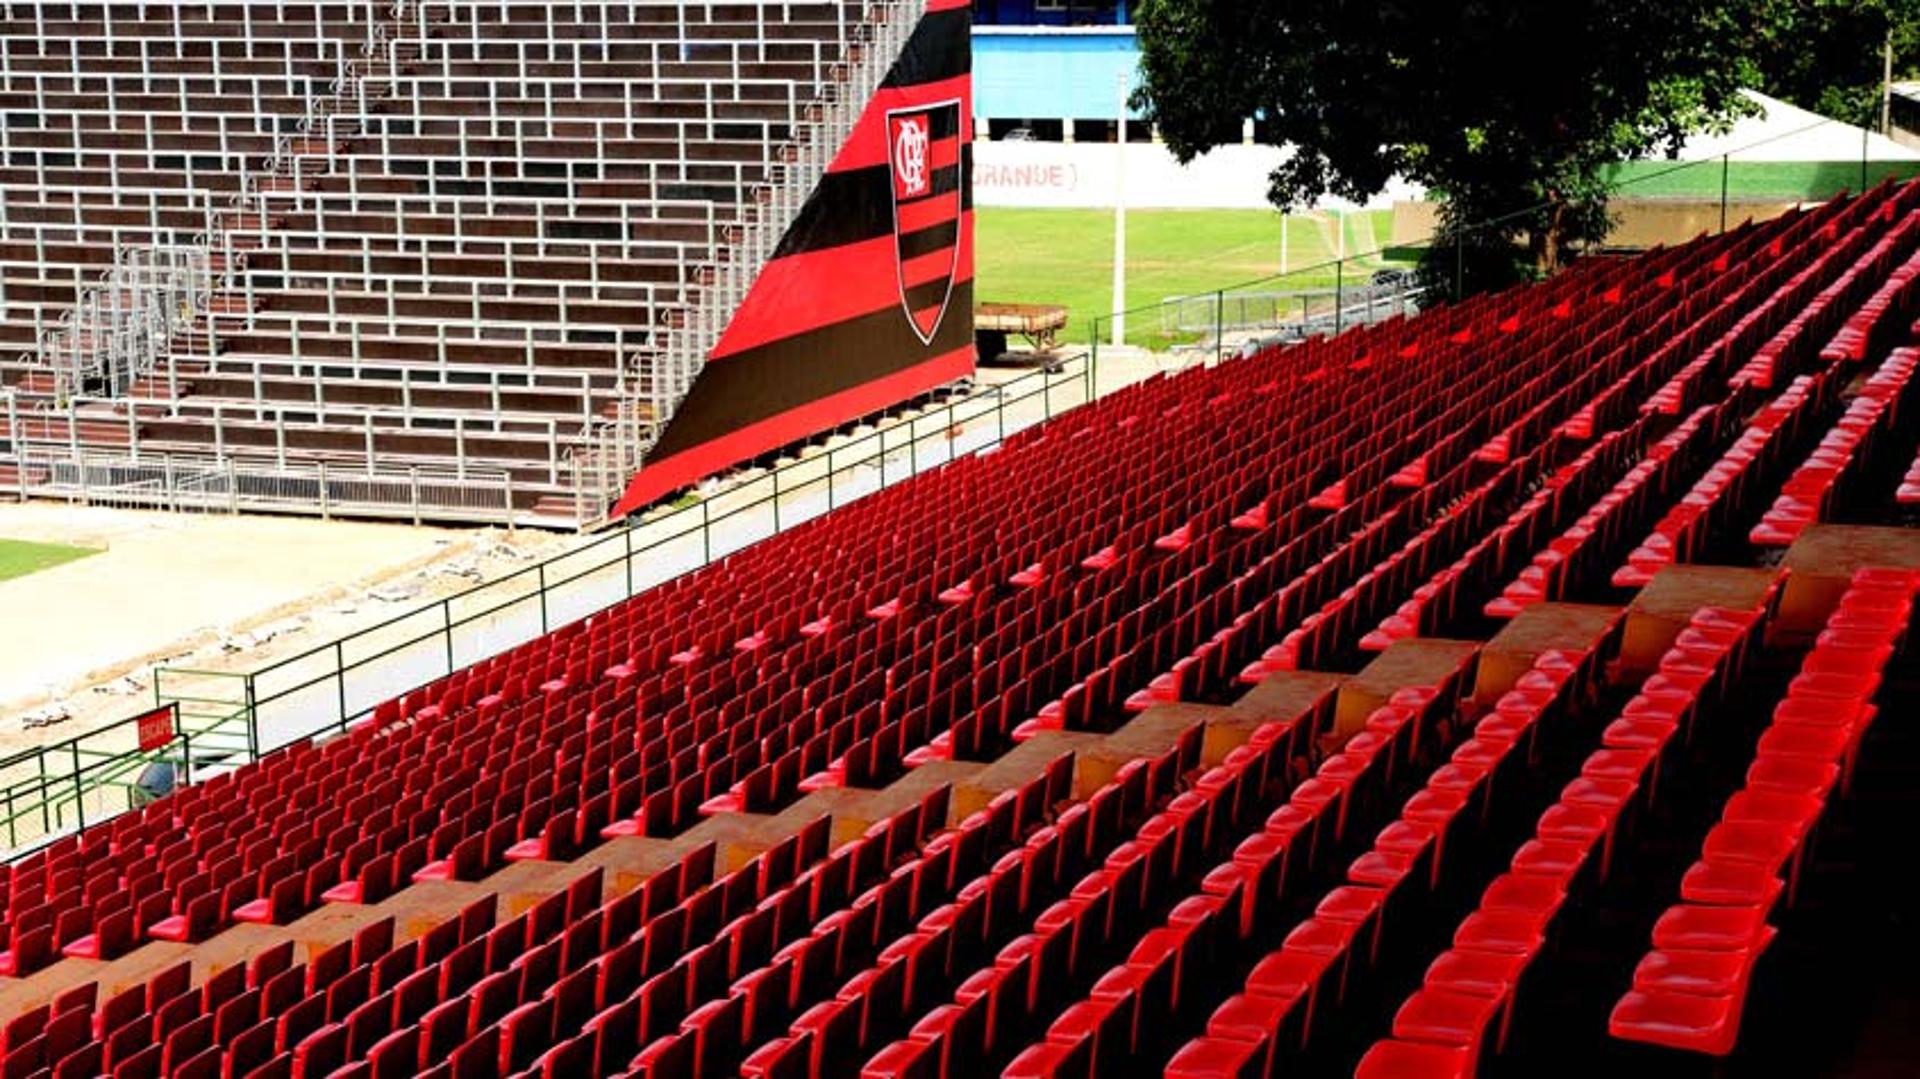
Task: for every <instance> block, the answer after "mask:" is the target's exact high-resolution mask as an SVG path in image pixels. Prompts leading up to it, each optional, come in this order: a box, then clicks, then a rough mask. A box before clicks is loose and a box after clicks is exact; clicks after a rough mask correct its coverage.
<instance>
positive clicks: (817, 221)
mask: <svg viewBox="0 0 1920 1079" xmlns="http://www.w3.org/2000/svg"><path fill="white" fill-rule="evenodd" d="M963 174H964V175H968V176H971V175H972V174H973V147H972V146H970V145H964V144H963V145H962V146H961V147H960V165H959V167H958V168H956V167H954V166H951V165H949V166H947V167H946V168H944V169H935V170H934V173H933V194H935V195H938V194H941V193H943V192H947V191H952V190H953V188H954V185H955V184H959V183H960V177H961V176H962V175H963ZM923 197H930V196H923ZM971 209H973V185H972V184H960V212H961V213H966V212H967V211H968V210H971ZM892 231H893V177H892V175H890V173H889V170H888V168H887V166H886V165H885V164H880V165H874V166H872V167H870V168H864V169H849V170H847V171H846V172H829V173H827V174H826V175H825V176H822V177H821V178H820V183H819V184H818V185H817V186H815V187H814V189H813V194H812V195H810V196H808V197H807V204H806V205H805V206H803V207H801V208H800V213H799V215H798V216H796V217H795V218H794V222H793V226H792V227H791V228H789V229H787V234H786V235H785V236H782V237H781V238H780V246H779V247H778V248H776V249H775V250H774V252H773V257H774V258H782V257H784V256H787V255H802V254H805V253H807V252H809V251H820V250H823V249H825V248H829V247H840V246H841V245H843V244H852V243H859V242H860V241H862V240H871V239H873V238H874V237H876V236H885V235H887V234H889V233H891V232H892Z"/></svg>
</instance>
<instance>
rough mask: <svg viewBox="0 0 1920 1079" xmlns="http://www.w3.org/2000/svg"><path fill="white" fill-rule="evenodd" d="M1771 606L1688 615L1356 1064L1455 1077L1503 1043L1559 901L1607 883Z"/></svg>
mask: <svg viewBox="0 0 1920 1079" xmlns="http://www.w3.org/2000/svg"><path fill="white" fill-rule="evenodd" d="M1771 606H1772V598H1771V597H1770V598H1769V600H1768V601H1767V603H1766V604H1765V605H1763V606H1761V607H1760V608H1758V609H1755V610H1751V611H1728V610H1722V609H1718V608H1711V607H1709V608H1702V609H1701V610H1700V611H1698V612H1697V613H1696V614H1695V616H1694V618H1693V619H1692V621H1691V624H1690V625H1689V627H1688V628H1687V629H1686V630H1684V631H1683V632H1682V634H1681V635H1680V637H1679V638H1678V639H1677V640H1676V641H1675V643H1674V645H1673V646H1672V647H1671V648H1669V649H1668V651H1667V652H1666V653H1665V654H1664V655H1663V656H1662V657H1661V659H1660V664H1659V667H1658V669H1657V670H1656V672H1655V674H1654V675H1653V676H1652V677H1650V678H1649V679H1648V680H1647V682H1646V683H1645V684H1644V685H1643V686H1642V687H1641V689H1640V691H1639V693H1638V694H1637V695H1636V696H1635V697H1634V698H1633V699H1632V700H1631V701H1629V702H1628V703H1627V704H1626V706H1625V707H1624V708H1623V709H1622V711H1621V714H1620V717H1619V718H1618V719H1615V720H1614V721H1612V722H1611V723H1609V724H1608V726H1607V727H1606V729H1605V731H1604V732H1603V733H1602V735H1601V740H1600V748H1598V749H1596V750H1594V751H1593V752H1592V753H1590V754H1589V755H1588V756H1587V758H1586V760H1585V761H1584V762H1583V763H1582V765H1581V767H1580V773H1579V775H1578V776H1577V777H1576V778H1575V779H1574V780H1572V781H1571V782H1569V783H1568V784H1567V786H1566V787H1565V788H1564V789H1563V790H1562V791H1561V794H1560V798H1559V800H1558V801H1557V802H1555V803H1554V804H1553V805H1551V806H1549V807H1547V809H1546V810H1545V811H1544V812H1542V813H1541V814H1540V817H1539V819H1538V821H1537V822H1536V823H1535V826H1534V833H1533V838H1532V839H1531V840H1529V841H1528V842H1527V843H1526V844H1524V845H1523V846H1522V847H1521V848H1520V849H1519V850H1518V851H1516V852H1515V854H1514V856H1513V858H1512V860H1511V862H1510V864H1509V869H1508V871H1507V872H1506V873H1503V874H1501V875H1500V876H1498V877H1496V878H1495V879H1494V880H1493V881H1491V882H1490V883H1489V884H1488V885H1487V887H1486V889H1485V891H1484V892H1483V893H1482V895H1481V899H1480V903H1479V906H1478V907H1477V908H1476V909H1475V910H1474V911H1473V912H1472V913H1470V914H1469V915H1468V916H1467V917H1466V918H1465V919H1463V920H1462V921H1461V923H1460V925H1459V927H1458V928H1457V929H1456V930H1455V932H1454V934H1453V942H1452V947H1451V948H1450V949H1449V950H1448V951H1446V952H1444V953H1442V954H1441V955H1440V956H1439V957H1438V958H1437V959H1435V961H1434V962H1433V964H1432V965H1431V966H1430V967H1429V968H1428V969H1427V973H1426V975H1425V978H1424V980H1423V984H1422V986H1421V987H1420V988H1419V989H1417V990H1415V991H1414V993H1413V994H1412V995H1410V996H1409V997H1408V998H1407V999H1406V1001H1405V1002H1404V1003H1403V1004H1402V1005H1401V1006H1400V1009H1399V1010H1398V1011H1397V1012H1396V1013H1395V1015H1394V1018H1393V1024H1392V1037H1391V1038H1390V1039H1387V1040H1385V1041H1382V1042H1380V1043H1377V1044H1375V1045H1374V1046H1373V1047H1372V1048H1371V1049H1369V1050H1368V1051H1367V1054H1366V1056H1365V1057H1363V1058H1362V1060H1361V1063H1360V1067H1359V1071H1358V1073H1357V1074H1359V1075H1361V1076H1366V1077H1368V1079H1376V1077H1385V1076H1448V1077H1452V1079H1459V1077H1462V1076H1470V1075H1473V1074H1476V1073H1477V1071H1478V1069H1479V1067H1480V1061H1481V1059H1482V1057H1484V1056H1488V1055H1492V1054H1497V1053H1498V1052H1499V1051H1500V1050H1501V1048H1502V1047H1503V1044H1504V1040H1505V1030H1506V1027H1507V1019H1508V1016H1510V1014H1511V1012H1512V1010H1513V1008H1514V1006H1515V995H1516V993H1517V992H1518V989H1519V987H1520V984H1521V981H1522V978H1523V976H1524V974H1525V972H1526V970H1527V968H1528V967H1529V966H1530V965H1531V964H1532V963H1534V962H1535V961H1536V960H1537V959H1538V957H1539V956H1540V954H1541V952H1542V950H1543V949H1544V948H1545V947H1546V946H1547V944H1548V941H1549V939H1550V938H1551V937H1552V935H1553V933H1554V930H1555V925H1556V922H1557V921H1558V919H1559V917H1560V914H1561V911H1562V910H1563V908H1565V906H1566V905H1567V903H1568V902H1569V900H1570V899H1575V898H1578V896H1579V895H1580V894H1582V893H1591V892H1593V891H1595V890H1597V889H1599V888H1601V887H1603V886H1604V885H1605V884H1606V882H1607V878H1608V874H1609V871H1610V869H1611V863H1612V858H1613V852H1614V849H1615V846H1616V843H1617V840H1618V836H1619V833H1620V830H1621V828H1622V824H1623V821H1624V820H1625V819H1626V818H1627V817H1628V816H1629V815H1630V814H1631V812H1632V811H1633V810H1634V809H1635V808H1636V807H1637V806H1643V805H1651V804H1652V802H1653V801H1654V799H1655V798H1656V797H1657V796H1658V794H1657V790H1658V786H1659V782H1660V772H1661V760H1662V757H1663V754H1664V753H1665V752H1666V751H1667V749H1668V747H1669V745H1671V744H1672V743H1673V740H1674V738H1675V736H1676V735H1677V734H1680V733H1682V732H1684V731H1685V730H1686V729H1687V728H1688V727H1689V726H1690V725H1691V724H1693V723H1694V722H1696V721H1697V717H1698V716H1699V715H1700V714H1702V713H1703V712H1705V711H1709V710H1711V709H1712V708H1713V707H1714V705H1715V704H1716V703H1717V702H1718V701H1719V700H1720V699H1721V697H1722V696H1723V694H1724V692H1725V690H1726V687H1727V686H1729V685H1731V684H1733V683H1734V682H1736V681H1737V679H1738V676H1739V673H1740V672H1741V671H1742V669H1743V668H1744V665H1745V664H1746V662H1747V657H1748V654H1749V652H1750V651H1751V650H1752V649H1753V648H1755V647H1757V643H1758V641H1759V639H1760V637H1761V634H1762V633H1763V632H1764V627H1765V624H1766V621H1767V618H1768V614H1769V611H1770V608H1771ZM1546 688H1547V687H1546V686H1542V687H1541V689H1542V691H1544V690H1545V689H1546ZM1498 714H1499V713H1497V712H1496V716H1497V715H1498Z"/></svg>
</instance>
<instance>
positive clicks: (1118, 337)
mask: <svg viewBox="0 0 1920 1079" xmlns="http://www.w3.org/2000/svg"><path fill="white" fill-rule="evenodd" d="M1113 85H1114V90H1115V100H1116V109H1115V113H1114V115H1115V121H1114V123H1115V127H1114V132H1115V136H1116V137H1115V139H1114V144H1113V149H1114V169H1113V343H1114V344H1116V345H1118V344H1122V343H1124V342H1125V341H1126V339H1127V73H1126V72H1125V71H1119V72H1116V73H1115V74H1114V76H1113Z"/></svg>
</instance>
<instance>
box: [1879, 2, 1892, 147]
mask: <svg viewBox="0 0 1920 1079" xmlns="http://www.w3.org/2000/svg"><path fill="white" fill-rule="evenodd" d="M1880 133H1881V134H1882V135H1886V136H1888V137H1892V135H1893V21H1892V20H1891V19H1889V20H1888V21H1887V40H1886V43H1885V44H1883V45H1882V46H1881V47H1880Z"/></svg>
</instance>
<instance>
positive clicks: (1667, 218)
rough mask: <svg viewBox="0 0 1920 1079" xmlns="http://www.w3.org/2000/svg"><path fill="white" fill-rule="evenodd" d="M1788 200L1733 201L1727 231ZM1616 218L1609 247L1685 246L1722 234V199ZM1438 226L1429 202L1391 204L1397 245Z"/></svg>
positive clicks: (1638, 202)
mask: <svg viewBox="0 0 1920 1079" xmlns="http://www.w3.org/2000/svg"><path fill="white" fill-rule="evenodd" d="M1794 205H1795V203H1793V202H1791V201H1788V200H1784V199H1734V200H1730V201H1729V202H1728V203H1727V209H1726V223H1727V226H1728V227H1729V228H1731V227H1733V226H1735V225H1738V224H1739V223H1740V222H1742V221H1745V220H1747V219H1749V218H1751V219H1753V220H1755V221H1768V220H1772V219H1773V218H1776V217H1779V216H1780V215H1781V214H1783V213H1786V212H1787V211H1788V210H1790V209H1792V208H1793V207H1794ZM1609 207H1610V209H1611V210H1612V212H1613V214H1614V215H1615V217H1616V218H1617V219H1618V220H1617V221H1616V222H1615V224H1614V226H1613V229H1612V231H1610V232H1608V233H1607V244H1608V246H1610V247H1652V246H1654V245H1655V244H1666V245H1669V246H1671V245H1673V244H1681V243H1685V242H1687V241H1688V240H1691V239H1693V238H1694V237H1696V236H1699V235H1700V234H1701V233H1703V232H1718V231H1720V200H1719V199H1614V200H1613V201H1612V202H1611V203H1609ZM1438 227H1439V212H1438V210H1437V208H1436V207H1435V205H1434V204H1433V203H1431V202H1416V201H1410V200H1408V201H1400V202H1395V203H1394V204H1393V242H1394V243H1395V244H1422V243H1425V242H1426V240H1427V238H1428V237H1429V236H1432V235H1433V232H1434V230H1435V229H1436V228H1438Z"/></svg>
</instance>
